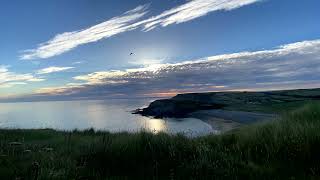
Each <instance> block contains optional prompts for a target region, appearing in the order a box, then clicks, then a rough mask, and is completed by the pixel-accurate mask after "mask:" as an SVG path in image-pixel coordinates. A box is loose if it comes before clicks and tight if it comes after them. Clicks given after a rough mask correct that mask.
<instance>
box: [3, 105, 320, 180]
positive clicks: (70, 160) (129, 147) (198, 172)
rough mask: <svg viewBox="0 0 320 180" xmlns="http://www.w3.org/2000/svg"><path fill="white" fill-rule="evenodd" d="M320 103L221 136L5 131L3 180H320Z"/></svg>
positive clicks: (90, 131) (91, 131)
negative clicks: (195, 136)
mask: <svg viewBox="0 0 320 180" xmlns="http://www.w3.org/2000/svg"><path fill="white" fill-rule="evenodd" d="M319 129H320V104H319V103H311V104H308V105H305V106H304V107H301V108H298V109H297V110H295V111H292V112H290V113H286V114H285V115H282V116H281V118H279V119H277V120H274V121H269V122H266V123H262V124H256V125H252V126H247V127H242V128H239V129H237V130H234V131H230V132H228V133H225V134H221V135H209V136H204V137H197V138H187V137H185V136H183V135H181V134H180V135H170V134H165V133H158V134H152V133H148V132H143V131H142V132H138V133H114V134H113V133H108V132H95V131H94V130H87V131H82V132H79V131H73V132H58V131H54V130H0V179H270V180H271V179H272V180H274V179H319V178H320V164H319V162H320V155H319V152H320V131H319Z"/></svg>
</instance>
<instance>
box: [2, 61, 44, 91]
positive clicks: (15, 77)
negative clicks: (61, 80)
mask: <svg viewBox="0 0 320 180" xmlns="http://www.w3.org/2000/svg"><path fill="white" fill-rule="evenodd" d="M8 68H9V67H8V66H3V65H0V88H10V87H12V86H15V85H25V84H27V83H28V82H40V81H44V80H45V79H41V78H37V77H35V76H33V75H32V74H29V73H26V74H19V73H14V72H11V71H9V69H8Z"/></svg>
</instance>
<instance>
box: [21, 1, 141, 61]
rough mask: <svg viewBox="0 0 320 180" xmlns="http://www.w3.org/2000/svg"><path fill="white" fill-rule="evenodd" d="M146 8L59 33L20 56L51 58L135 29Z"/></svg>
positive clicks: (139, 8) (25, 57)
mask: <svg viewBox="0 0 320 180" xmlns="http://www.w3.org/2000/svg"><path fill="white" fill-rule="evenodd" d="M145 9H146V7H145V6H138V7H137V8H135V9H133V10H130V11H128V12H126V13H124V14H123V15H121V16H117V17H114V18H112V19H110V20H108V21H105V22H103V23H100V24H97V25H95V26H92V27H89V28H87V29H83V30H80V31H73V32H65V33H62V34H58V35H56V36H55V37H54V38H53V39H51V40H49V41H47V42H45V43H42V44H39V46H38V48H36V49H30V50H26V51H24V53H23V54H22V56H21V57H20V58H21V59H26V60H28V59H36V58H49V57H52V56H56V55H59V54H62V53H64V52H67V51H70V50H71V49H73V48H75V47H77V46H79V45H82V44H87V43H90V42H95V41H98V40H101V39H104V38H109V37H111V36H114V35H117V34H119V33H122V32H125V31H129V30H133V29H135V28H137V25H135V24H134V22H136V21H137V20H138V19H140V18H141V17H143V16H144V15H145V14H146V13H147V12H146V10H145Z"/></svg>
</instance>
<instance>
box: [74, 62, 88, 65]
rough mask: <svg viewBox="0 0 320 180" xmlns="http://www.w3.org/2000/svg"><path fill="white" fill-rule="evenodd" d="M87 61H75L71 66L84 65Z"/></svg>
mask: <svg viewBox="0 0 320 180" xmlns="http://www.w3.org/2000/svg"><path fill="white" fill-rule="evenodd" d="M86 62H87V61H75V62H73V63H72V64H73V65H76V64H84V63H86Z"/></svg>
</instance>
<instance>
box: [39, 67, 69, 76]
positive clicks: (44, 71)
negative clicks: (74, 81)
mask: <svg viewBox="0 0 320 180" xmlns="http://www.w3.org/2000/svg"><path fill="white" fill-rule="evenodd" d="M73 68H74V67H57V66H51V67H47V68H43V69H40V70H38V71H37V74H50V73H55V72H61V71H66V70H69V69H73Z"/></svg>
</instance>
